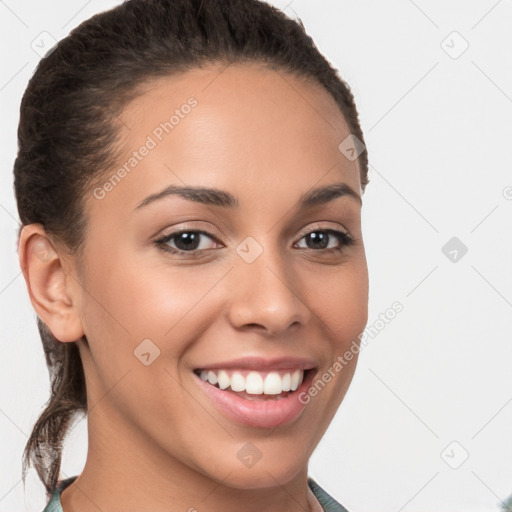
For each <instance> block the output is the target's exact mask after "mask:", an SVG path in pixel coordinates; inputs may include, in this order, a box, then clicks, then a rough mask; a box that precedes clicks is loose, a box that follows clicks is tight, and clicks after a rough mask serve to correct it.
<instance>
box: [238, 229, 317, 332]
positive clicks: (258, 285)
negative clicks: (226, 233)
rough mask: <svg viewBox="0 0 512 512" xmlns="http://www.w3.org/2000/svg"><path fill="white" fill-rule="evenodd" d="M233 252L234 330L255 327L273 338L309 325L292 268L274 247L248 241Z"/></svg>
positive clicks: (252, 240)
mask: <svg viewBox="0 0 512 512" xmlns="http://www.w3.org/2000/svg"><path fill="white" fill-rule="evenodd" d="M236 252H237V257H236V259H235V268H234V272H233V273H232V279H234V286H233V292H234V293H233V298H232V302H231V307H230V311H229V317H230V321H231V322H232V324H233V326H234V327H238V328H240V327H243V326H245V325H256V324H257V325H259V326H261V327H263V328H265V329H266V330H267V331H269V332H270V333H272V334H276V333H278V332H281V331H283V330H285V329H286V328H288V327H290V326H291V325H293V324H295V323H306V322H307V321H308V318H309V314H310V312H309V310H308V308H307V306H306V305H305V304H304V303H303V301H302V300H301V297H300V296H299V293H300V292H299V290H297V284H298V280H297V279H296V276H294V273H293V267H292V266H291V265H290V264H289V262H286V261H285V260H284V257H283V253H282V252H281V251H279V249H278V248H277V247H273V246H272V244H266V245H265V246H263V245H262V244H260V243H259V242H258V241H256V240H255V239H254V238H252V237H247V238H246V239H245V240H244V241H243V242H242V243H241V244H239V246H238V247H237V249H236Z"/></svg>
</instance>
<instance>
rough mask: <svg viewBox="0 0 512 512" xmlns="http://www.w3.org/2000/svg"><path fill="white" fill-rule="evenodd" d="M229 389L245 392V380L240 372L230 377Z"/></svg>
mask: <svg viewBox="0 0 512 512" xmlns="http://www.w3.org/2000/svg"><path fill="white" fill-rule="evenodd" d="M231 389H232V390H233V391H245V379H244V376H243V375H242V374H241V373H240V372H235V373H233V375H231Z"/></svg>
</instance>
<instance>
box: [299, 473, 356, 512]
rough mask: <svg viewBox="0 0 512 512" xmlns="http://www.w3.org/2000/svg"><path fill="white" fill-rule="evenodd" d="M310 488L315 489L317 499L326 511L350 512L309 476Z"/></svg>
mask: <svg viewBox="0 0 512 512" xmlns="http://www.w3.org/2000/svg"><path fill="white" fill-rule="evenodd" d="M308 484H309V488H310V489H311V490H312V491H313V494H314V495H315V497H316V499H317V500H318V501H319V502H320V505H322V508H323V509H324V512H348V510H347V509H346V508H345V507H343V505H341V504H340V503H338V502H337V501H336V500H335V499H334V498H333V497H332V496H331V495H330V494H327V492H325V491H324V490H323V489H322V488H321V487H320V486H319V485H318V484H317V483H316V482H315V481H314V480H313V479H312V478H311V477H309V478H308Z"/></svg>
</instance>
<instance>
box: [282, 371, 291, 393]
mask: <svg viewBox="0 0 512 512" xmlns="http://www.w3.org/2000/svg"><path fill="white" fill-rule="evenodd" d="M291 385H292V376H291V375H290V374H289V373H285V374H284V375H283V380H282V383H281V387H282V388H283V391H290V387H291Z"/></svg>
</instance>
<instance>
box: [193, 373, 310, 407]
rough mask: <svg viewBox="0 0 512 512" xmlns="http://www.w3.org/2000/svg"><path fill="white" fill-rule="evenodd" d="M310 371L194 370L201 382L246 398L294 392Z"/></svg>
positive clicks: (273, 397) (275, 397) (278, 397)
mask: <svg viewBox="0 0 512 512" xmlns="http://www.w3.org/2000/svg"><path fill="white" fill-rule="evenodd" d="M309 372H310V370H303V369H285V370H273V371H266V372H262V371H255V370H244V369H239V370H237V369H210V370H204V369H197V370H195V371H194V373H195V374H196V375H197V376H198V377H199V378H200V379H201V380H202V381H204V382H206V383H208V384H210V385H211V386H214V387H216V388H218V389H220V390H222V391H227V392H231V393H234V394H236V395H237V396H239V397H241V398H245V399H246V400H282V399H283V398H287V397H288V396H289V395H291V394H293V393H294V392H295V391H296V390H297V389H298V388H299V386H300V385H301V384H302V382H303V381H304V379H305V378H307V376H308V373H309Z"/></svg>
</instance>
